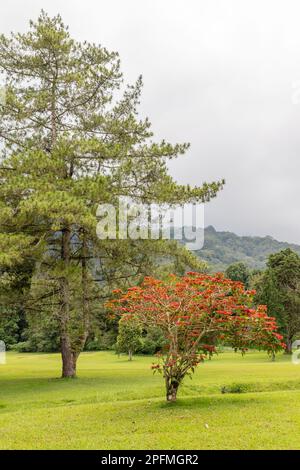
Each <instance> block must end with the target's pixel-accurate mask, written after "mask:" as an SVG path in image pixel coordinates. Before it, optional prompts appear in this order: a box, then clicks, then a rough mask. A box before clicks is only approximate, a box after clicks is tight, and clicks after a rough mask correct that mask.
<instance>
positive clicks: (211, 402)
mask: <svg viewBox="0 0 300 470" xmlns="http://www.w3.org/2000/svg"><path fill="white" fill-rule="evenodd" d="M152 360H153V359H152V358H151V357H136V358H135V359H134V361H133V362H132V363H130V362H128V361H127V359H126V357H121V358H118V357H117V356H116V355H115V354H113V353H108V352H95V353H84V354H82V355H81V357H80V360H79V367H78V374H79V378H78V379H73V380H72V379H71V380H70V379H69V380H61V379H59V378H58V377H59V375H60V357H59V355H57V354H15V353H8V355H7V364H6V365H0V384H1V387H0V430H1V439H0V448H1V449H300V366H296V365H294V364H292V363H291V360H290V358H289V357H287V356H283V355H282V356H280V357H278V359H277V361H276V362H275V363H272V362H270V361H269V359H268V357H267V356H266V354H263V353H257V352H251V353H248V354H247V355H246V356H244V357H242V356H241V355H238V354H234V353H229V352H226V353H223V354H220V355H219V356H218V357H216V358H214V359H212V360H211V361H207V362H206V363H205V364H202V365H200V366H199V367H198V370H197V372H196V374H195V376H194V377H193V379H192V380H190V379H189V378H187V379H186V380H185V382H184V384H183V386H182V388H181V390H180V393H179V398H178V402H177V403H176V404H175V405H170V404H169V405H168V404H166V403H165V401H164V388H163V380H162V378H161V376H159V375H155V376H153V374H152V372H151V370H150V367H149V366H150V364H151V362H152ZM224 386H225V387H227V390H236V389H237V390H239V389H242V390H243V391H244V393H226V394H222V393H221V387H224Z"/></svg>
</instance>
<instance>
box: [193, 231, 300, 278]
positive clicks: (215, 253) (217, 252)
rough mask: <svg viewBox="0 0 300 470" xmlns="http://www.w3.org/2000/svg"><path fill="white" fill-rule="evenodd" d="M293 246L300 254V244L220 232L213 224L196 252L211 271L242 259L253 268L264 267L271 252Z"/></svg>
mask: <svg viewBox="0 0 300 470" xmlns="http://www.w3.org/2000/svg"><path fill="white" fill-rule="evenodd" d="M285 248H291V249H292V250H294V251H296V252H297V253H299V254H300V245H296V244H292V243H287V242H279V241H277V240H275V239H274V238H272V237H270V236H266V237H250V236H238V235H236V234H235V233H232V232H218V231H216V230H215V228H214V227H213V226H211V225H210V226H208V227H206V228H205V230H204V246H203V248H202V249H201V250H196V251H195V253H196V254H197V255H198V256H199V257H200V258H201V259H203V260H204V261H206V262H207V264H208V265H209V268H210V271H217V270H218V271H223V270H225V269H226V268H227V266H229V265H230V264H232V263H235V262H237V261H242V262H244V263H245V264H247V266H248V267H249V268H251V269H264V268H265V267H266V261H267V258H268V256H269V255H270V254H271V253H276V252H278V251H280V250H284V249H285Z"/></svg>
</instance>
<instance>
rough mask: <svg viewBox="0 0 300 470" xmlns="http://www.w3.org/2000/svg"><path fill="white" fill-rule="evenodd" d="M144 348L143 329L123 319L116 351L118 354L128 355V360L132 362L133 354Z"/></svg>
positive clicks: (120, 324)
mask: <svg viewBox="0 0 300 470" xmlns="http://www.w3.org/2000/svg"><path fill="white" fill-rule="evenodd" d="M141 346H142V328H141V326H140V325H139V324H138V323H137V324H135V323H134V322H128V321H126V318H125V317H123V318H121V320H120V322H119V334H118V337H117V344H116V349H117V352H118V353H121V352H124V353H127V354H128V360H129V361H132V356H133V354H134V353H135V352H136V351H137V350H138V349H139V348H140V347H141Z"/></svg>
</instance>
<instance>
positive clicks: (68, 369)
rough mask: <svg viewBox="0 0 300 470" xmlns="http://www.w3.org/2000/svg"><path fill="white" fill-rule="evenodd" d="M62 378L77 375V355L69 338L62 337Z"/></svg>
mask: <svg viewBox="0 0 300 470" xmlns="http://www.w3.org/2000/svg"><path fill="white" fill-rule="evenodd" d="M61 356H62V378H74V377H76V364H77V357H76V356H75V355H74V353H73V352H72V349H71V345H70V341H69V338H67V337H63V338H61Z"/></svg>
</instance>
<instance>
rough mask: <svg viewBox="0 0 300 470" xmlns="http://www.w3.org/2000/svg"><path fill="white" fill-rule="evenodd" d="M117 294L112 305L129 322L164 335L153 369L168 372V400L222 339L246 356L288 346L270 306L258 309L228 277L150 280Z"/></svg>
mask: <svg viewBox="0 0 300 470" xmlns="http://www.w3.org/2000/svg"><path fill="white" fill-rule="evenodd" d="M114 293H115V295H116V298H114V299H113V300H111V301H110V302H109V304H108V306H109V307H110V308H111V309H112V310H113V311H114V312H115V313H117V314H119V315H121V316H122V320H123V321H128V322H132V321H133V322H134V323H135V324H136V323H139V324H140V325H141V327H142V328H144V329H146V330H147V328H149V327H157V328H160V330H161V331H162V332H163V334H164V336H165V339H166V347H165V350H163V351H161V353H160V355H159V361H158V363H157V364H153V365H152V368H153V369H154V371H159V372H161V373H162V374H163V377H164V379H165V383H166V397H167V400H168V401H175V400H176V396H177V391H178V387H179V385H180V384H181V382H182V380H183V378H184V377H185V376H186V375H187V374H192V373H193V372H194V370H195V367H196V366H197V365H198V364H199V363H200V362H202V361H203V360H204V359H205V358H206V357H207V356H209V355H212V354H214V353H215V352H216V344H217V343H218V342H220V341H222V342H225V343H226V344H228V345H231V346H232V347H233V348H234V349H235V350H236V351H238V350H240V351H242V352H245V351H246V350H247V348H249V347H255V348H258V349H262V350H266V351H268V352H269V353H271V354H273V353H275V352H276V351H279V350H280V349H282V348H284V347H285V345H284V343H282V336H281V335H279V334H278V333H277V325H276V321H275V318H273V317H268V315H267V312H266V306H264V305H260V306H258V307H254V306H253V296H254V294H255V291H249V290H245V288H244V286H243V284H242V283H240V282H236V281H231V280H229V279H226V278H225V277H224V276H223V275H222V274H217V275H215V276H209V275H206V274H199V273H192V272H190V273H187V275H185V276H184V277H176V276H174V275H170V277H169V279H168V280H167V281H161V280H157V279H153V278H150V277H148V278H145V280H144V282H143V284H142V285H141V286H138V287H131V288H129V289H128V290H127V292H125V293H122V292H121V291H115V292H114Z"/></svg>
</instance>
